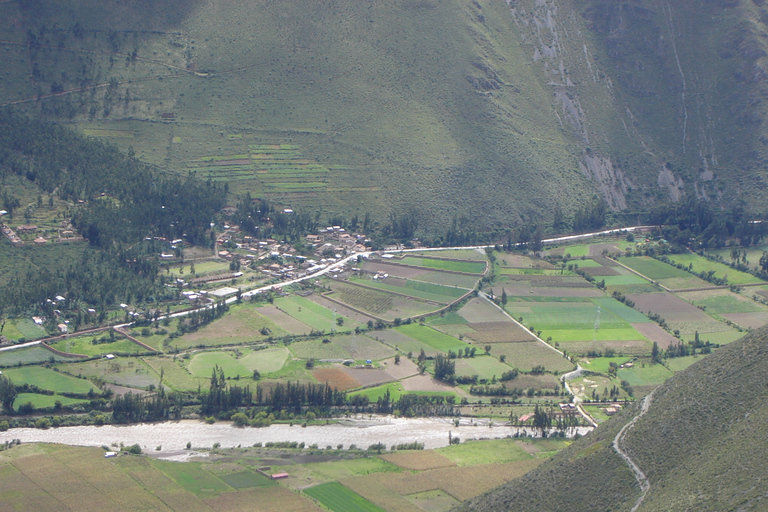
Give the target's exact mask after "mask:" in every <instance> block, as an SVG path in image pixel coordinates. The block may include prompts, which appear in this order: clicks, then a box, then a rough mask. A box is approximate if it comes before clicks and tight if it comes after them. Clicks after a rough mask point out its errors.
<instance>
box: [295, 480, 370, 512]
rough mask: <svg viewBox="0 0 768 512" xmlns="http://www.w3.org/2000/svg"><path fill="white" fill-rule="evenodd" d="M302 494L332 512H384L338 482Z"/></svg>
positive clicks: (321, 485) (307, 490) (309, 489)
mask: <svg viewBox="0 0 768 512" xmlns="http://www.w3.org/2000/svg"><path fill="white" fill-rule="evenodd" d="M303 492H304V494H306V495H307V496H309V497H310V498H313V499H316V500H317V501H318V502H320V504H322V505H323V506H324V507H326V508H328V509H330V510H332V511H333V512H385V511H384V509H382V508H379V507H377V506H376V505H374V504H373V503H371V502H370V501H368V500H367V499H365V498H363V497H362V496H360V495H359V494H357V493H356V492H352V491H350V490H349V489H347V488H346V487H344V486H343V485H341V484H340V483H338V482H330V483H327V484H320V485H316V486H314V487H310V488H308V489H304V491H303Z"/></svg>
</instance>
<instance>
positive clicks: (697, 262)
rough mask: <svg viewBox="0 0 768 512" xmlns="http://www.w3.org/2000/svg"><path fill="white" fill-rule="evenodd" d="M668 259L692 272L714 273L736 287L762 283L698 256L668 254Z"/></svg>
mask: <svg viewBox="0 0 768 512" xmlns="http://www.w3.org/2000/svg"><path fill="white" fill-rule="evenodd" d="M669 259H670V260H672V261H674V262H675V263H678V264H681V265H685V266H689V265H691V266H692V268H691V269H692V270H693V271H694V272H699V273H701V272H704V273H707V272H714V276H715V277H717V278H721V279H722V278H723V277H725V278H727V279H728V284H737V285H738V284H750V283H762V282H764V281H763V280H762V279H759V278H757V277H755V276H753V275H752V274H747V273H746V272H741V271H739V270H736V269H733V268H731V267H729V266H728V265H725V264H723V263H719V262H716V261H711V260H708V259H707V258H705V257H703V256H699V255H698V254H670V255H669Z"/></svg>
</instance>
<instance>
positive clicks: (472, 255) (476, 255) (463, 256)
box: [408, 249, 488, 261]
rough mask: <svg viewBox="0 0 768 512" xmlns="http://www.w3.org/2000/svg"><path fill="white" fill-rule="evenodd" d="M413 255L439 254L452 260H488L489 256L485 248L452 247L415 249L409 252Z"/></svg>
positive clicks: (428, 255)
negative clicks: (444, 248)
mask: <svg viewBox="0 0 768 512" xmlns="http://www.w3.org/2000/svg"><path fill="white" fill-rule="evenodd" d="M408 254H409V255H411V256H422V257H426V258H428V257H430V256H439V257H440V258H446V259H452V260H477V261H486V260H487V259H488V257H487V256H486V254H485V250H483V249H452V250H445V251H414V252H410V253H408Z"/></svg>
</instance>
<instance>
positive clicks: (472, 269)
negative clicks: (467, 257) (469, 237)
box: [399, 256, 485, 274]
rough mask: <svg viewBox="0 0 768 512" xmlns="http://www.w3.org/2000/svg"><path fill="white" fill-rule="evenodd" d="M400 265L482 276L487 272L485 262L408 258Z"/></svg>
mask: <svg viewBox="0 0 768 512" xmlns="http://www.w3.org/2000/svg"><path fill="white" fill-rule="evenodd" d="M399 263H402V264H403V265H409V266H412V267H424V268H434V269H437V270H450V271H453V272H466V273H468V274H482V273H483V272H485V263H484V262H480V261H478V262H473V261H458V260H455V261H448V260H437V259H433V258H427V257H421V258H419V257H416V256H406V257H405V258H403V259H402V261H400V262H399Z"/></svg>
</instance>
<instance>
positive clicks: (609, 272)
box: [581, 267, 619, 276]
mask: <svg viewBox="0 0 768 512" xmlns="http://www.w3.org/2000/svg"><path fill="white" fill-rule="evenodd" d="M581 270H583V271H584V272H586V273H587V274H589V275H590V276H618V275H619V273H618V272H616V270H614V269H613V268H611V267H584V268H582V269H581Z"/></svg>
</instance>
